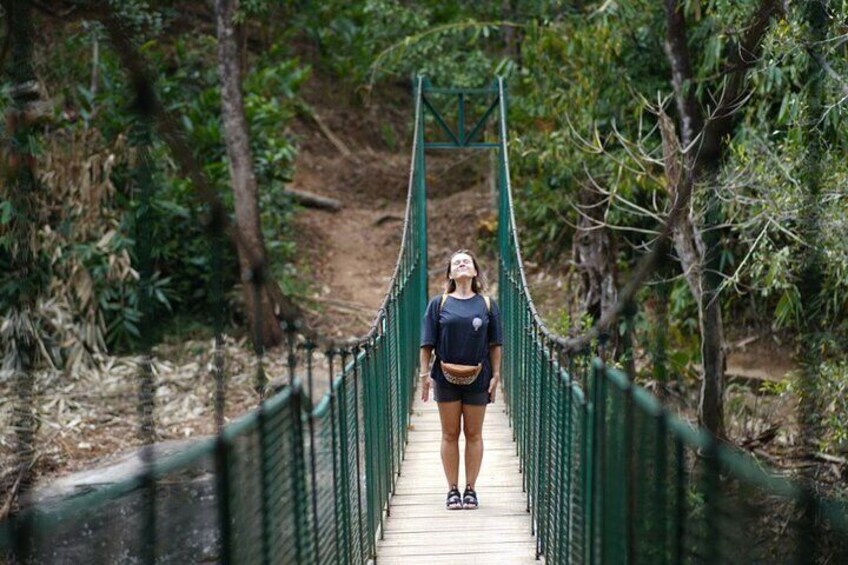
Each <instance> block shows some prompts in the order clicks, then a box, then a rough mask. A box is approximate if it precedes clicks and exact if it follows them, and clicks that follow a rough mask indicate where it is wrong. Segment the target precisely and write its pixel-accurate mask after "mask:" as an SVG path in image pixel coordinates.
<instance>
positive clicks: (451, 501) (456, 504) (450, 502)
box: [445, 486, 462, 510]
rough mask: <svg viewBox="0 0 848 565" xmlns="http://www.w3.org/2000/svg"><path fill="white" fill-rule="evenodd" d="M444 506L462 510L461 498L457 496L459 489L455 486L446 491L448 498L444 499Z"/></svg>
mask: <svg viewBox="0 0 848 565" xmlns="http://www.w3.org/2000/svg"><path fill="white" fill-rule="evenodd" d="M445 506H446V507H447V509H448V510H462V498H460V496H459V489H458V488H456V487H455V486H454V487H452V488H451V489H450V490H449V491H448V499H447V500H446V501H445Z"/></svg>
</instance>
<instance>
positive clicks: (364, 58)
mask: <svg viewBox="0 0 848 565" xmlns="http://www.w3.org/2000/svg"><path fill="white" fill-rule="evenodd" d="M497 10H498V7H497V6H495V5H483V6H481V5H465V4H463V3H460V2H438V1H433V0H428V1H425V2H416V3H414V4H410V3H404V2H401V1H399V0H365V1H364V2H345V1H339V0H334V1H328V2H321V3H316V4H315V5H313V6H311V7H310V9H309V10H306V11H304V12H303V13H301V14H300V15H299V17H300V18H302V19H303V20H304V26H303V27H304V29H305V30H306V33H307V35H308V37H309V38H310V39H311V40H312V41H313V42H314V43H315V44H316V45H317V46H318V47H319V49H320V50H321V55H322V57H321V59H322V62H323V63H324V64H326V65H327V67H328V68H329V69H330V70H332V71H333V72H334V73H336V74H337V75H338V76H341V77H345V78H346V79H347V80H348V81H349V84H353V85H363V84H365V83H369V82H370V83H372V84H373V83H374V82H375V80H384V79H386V78H389V77H392V78H401V79H402V80H406V79H408V78H410V77H412V76H414V75H415V74H418V73H423V74H425V75H427V76H428V77H430V79H431V80H432V81H433V83H434V84H437V85H450V86H482V85H484V84H487V83H489V82H490V81H491V80H492V76H493V71H494V69H495V66H496V65H497V62H496V60H495V59H493V58H492V57H491V56H490V55H489V52H490V51H491V50H492V46H493V45H495V44H496V42H495V41H494V38H495V36H497V35H498V31H497V30H498V26H497V25H495V24H493V23H481V21H480V19H481V18H486V17H490V16H494V17H495V18H496V17H497V15H498V11H497Z"/></svg>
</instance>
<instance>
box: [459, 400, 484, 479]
mask: <svg viewBox="0 0 848 565" xmlns="http://www.w3.org/2000/svg"><path fill="white" fill-rule="evenodd" d="M485 416H486V405H485V404H484V405H482V406H473V405H470V404H466V405H464V406H463V407H462V431H463V433H464V434H465V482H466V484H468V485H471V488H474V485H475V484H476V483H477V475H479V474H480V465H481V464H482V463H483V419H484V418H485Z"/></svg>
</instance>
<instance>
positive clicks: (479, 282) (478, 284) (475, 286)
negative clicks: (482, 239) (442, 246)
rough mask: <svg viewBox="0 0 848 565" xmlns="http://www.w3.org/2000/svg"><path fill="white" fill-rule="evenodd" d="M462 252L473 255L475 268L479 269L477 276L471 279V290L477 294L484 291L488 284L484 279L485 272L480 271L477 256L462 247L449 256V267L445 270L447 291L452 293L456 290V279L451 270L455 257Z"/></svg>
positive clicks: (472, 259) (472, 260)
mask: <svg viewBox="0 0 848 565" xmlns="http://www.w3.org/2000/svg"><path fill="white" fill-rule="evenodd" d="M460 253H465V254H466V255H468V256H469V257H471V262H472V263H474V270H475V271H477V276H476V277H474V278H473V279H472V280H471V290H473V291H474V292H476V293H477V294H481V293H482V292H483V288H485V286H486V284H485V282H484V280H483V273H482V272H480V266H479V265H478V264H477V257H475V256H474V254H473V253H472V252H471V251H469V250H467V249H460V250H459V251H454V252H453V253H451V256H450V257H448V268H447V269H446V270H445V292H447V293H448V294H450V293H451V292H453V291H455V290H456V281H454V280H453V279H451V278H450V272H451V263H453V258H454V257H456V256H457V255H459V254H460Z"/></svg>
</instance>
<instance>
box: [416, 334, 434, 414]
mask: <svg viewBox="0 0 848 565" xmlns="http://www.w3.org/2000/svg"><path fill="white" fill-rule="evenodd" d="M432 355H433V346H432V345H422V346H421V353H420V357H419V361H420V364H419V367H420V368H421V371H420V372H419V373H418V377H419V379H418V380H420V381H421V400H423V401H424V402H427V401H428V400H429V399H430V357H431V356H432Z"/></svg>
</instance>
